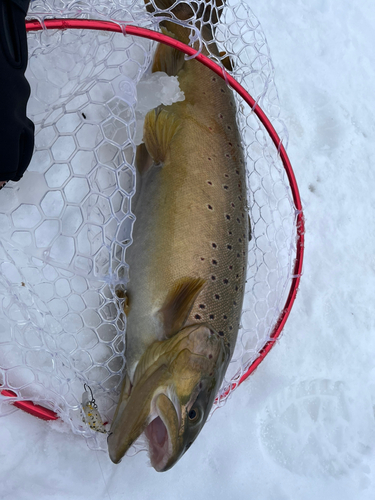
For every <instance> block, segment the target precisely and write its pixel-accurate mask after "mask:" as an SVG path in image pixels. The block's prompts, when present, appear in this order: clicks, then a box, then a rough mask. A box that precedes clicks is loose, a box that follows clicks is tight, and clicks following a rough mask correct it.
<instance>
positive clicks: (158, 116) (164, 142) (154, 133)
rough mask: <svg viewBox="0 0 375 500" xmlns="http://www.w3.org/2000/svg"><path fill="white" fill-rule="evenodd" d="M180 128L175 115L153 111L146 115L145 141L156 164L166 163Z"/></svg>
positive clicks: (162, 111) (163, 111)
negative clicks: (169, 150)
mask: <svg viewBox="0 0 375 500" xmlns="http://www.w3.org/2000/svg"><path fill="white" fill-rule="evenodd" d="M179 126H180V120H178V118H176V117H175V115H174V114H173V113H168V112H167V111H165V110H164V109H163V110H161V111H160V110H157V109H153V110H152V111H149V112H148V113H147V115H146V119H145V124H144V129H143V140H144V143H145V145H146V148H147V151H148V153H149V155H150V156H151V158H152V159H153V161H154V162H155V163H164V161H165V157H166V155H167V153H168V149H169V148H170V145H171V142H172V140H173V138H174V136H175V134H176V132H177V130H178V128H179Z"/></svg>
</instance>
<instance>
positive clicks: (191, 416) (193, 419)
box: [188, 408, 199, 422]
mask: <svg viewBox="0 0 375 500" xmlns="http://www.w3.org/2000/svg"><path fill="white" fill-rule="evenodd" d="M188 417H189V420H190V421H191V422H196V421H197V420H198V417H199V412H198V410H196V409H195V408H192V409H191V410H190V411H189V413H188Z"/></svg>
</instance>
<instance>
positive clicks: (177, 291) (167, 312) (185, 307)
mask: <svg viewBox="0 0 375 500" xmlns="http://www.w3.org/2000/svg"><path fill="white" fill-rule="evenodd" d="M205 282H206V280H204V279H202V278H184V279H182V280H180V281H179V282H177V283H176V284H175V285H174V287H173V288H172V290H170V292H169V293H168V295H167V298H166V299H165V302H164V305H163V307H162V308H161V309H160V310H159V314H160V317H161V318H160V319H161V321H162V323H163V325H164V331H165V335H166V337H167V338H170V337H172V336H173V335H174V334H175V333H177V332H178V331H179V330H181V328H182V327H183V326H184V323H185V321H186V320H187V317H188V315H189V313H190V311H191V308H192V307H193V305H194V302H195V299H196V298H197V297H198V295H199V293H200V291H201V290H202V288H203V285H204V284H205Z"/></svg>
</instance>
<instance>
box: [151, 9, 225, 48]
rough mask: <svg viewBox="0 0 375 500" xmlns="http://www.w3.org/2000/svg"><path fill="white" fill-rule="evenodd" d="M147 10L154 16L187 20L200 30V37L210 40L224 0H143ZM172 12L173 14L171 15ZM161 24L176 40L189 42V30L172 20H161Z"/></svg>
mask: <svg viewBox="0 0 375 500" xmlns="http://www.w3.org/2000/svg"><path fill="white" fill-rule="evenodd" d="M144 1H145V6H146V9H147V11H148V12H150V13H152V14H155V17H161V16H163V17H170V18H171V20H172V19H173V16H175V17H176V18H177V19H179V20H180V21H187V22H188V24H191V26H196V27H197V28H198V29H200V30H201V32H202V37H203V38H204V39H205V40H206V41H209V40H212V34H213V31H214V30H215V26H216V24H217V23H218V21H219V18H220V15H221V12H222V10H223V7H224V2H225V0H193V1H192V2H191V3H187V2H185V1H183V0H182V1H178V0H177V1H176V0H144ZM171 14H173V15H171ZM160 24H161V26H162V27H164V28H166V29H167V30H168V31H169V32H171V33H172V34H173V35H174V36H175V37H176V38H177V39H178V40H180V41H181V42H183V43H189V34H190V30H189V29H188V28H184V27H182V26H180V25H178V24H176V23H174V22H173V21H162V22H161V23H160Z"/></svg>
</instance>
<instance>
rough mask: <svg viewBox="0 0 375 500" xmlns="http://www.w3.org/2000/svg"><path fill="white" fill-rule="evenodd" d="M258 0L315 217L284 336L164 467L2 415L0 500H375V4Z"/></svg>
mask: <svg viewBox="0 0 375 500" xmlns="http://www.w3.org/2000/svg"><path fill="white" fill-rule="evenodd" d="M252 7H253V9H254V12H255V14H256V15H257V16H258V18H259V19H260V21H261V23H262V25H263V29H264V31H265V33H266V35H267V39H268V43H269V46H270V49H271V55H272V59H273V62H274V65H275V67H276V84H277V87H278V90H279V94H280V101H281V106H282V110H283V117H284V119H285V121H286V123H287V126H288V128H289V135H290V140H289V147H288V154H289V156H290V159H291V161H292V164H293V167H294V171H295V174H296V177H297V180H298V184H299V187H300V191H301V196H302V200H303V204H304V209H305V216H306V248H305V265H304V275H303V277H302V281H301V286H300V291H299V294H298V296H297V302H296V304H295V306H294V308H293V311H292V313H291V316H290V318H289V320H288V322H287V324H286V327H285V329H284V334H283V336H282V338H281V340H280V341H279V342H278V343H277V345H276V346H275V347H274V349H273V350H272V351H271V353H270V354H269V355H268V356H267V357H266V359H265V361H264V362H263V363H262V364H261V365H260V367H259V368H258V369H257V371H256V372H255V374H254V375H253V376H252V377H251V378H250V380H248V381H246V382H245V383H244V384H243V385H242V386H241V387H240V388H238V389H237V390H236V391H235V392H234V394H233V395H232V396H231V398H230V399H229V400H228V402H227V404H226V405H225V406H224V407H223V408H220V409H219V410H217V411H216V412H215V414H214V415H213V417H212V418H211V420H210V421H209V422H208V423H207V424H206V426H205V427H204V430H203V431H202V433H201V435H200V436H199V438H198V439H197V441H196V442H195V443H194V445H193V446H192V447H191V449H190V450H189V452H188V453H187V454H186V455H185V456H184V457H183V458H182V459H181V461H180V462H178V463H177V465H176V466H175V467H174V468H173V469H172V470H171V471H169V472H167V473H164V474H158V473H156V472H155V471H154V470H153V469H152V468H150V467H147V466H146V457H145V454H144V453H140V454H138V455H137V456H135V457H132V458H125V459H124V460H123V462H122V463H121V464H120V465H117V466H115V465H113V464H112V463H111V462H110V460H109V458H108V457H107V455H105V454H104V453H101V452H93V451H91V450H89V449H88V448H87V446H86V444H85V441H84V440H83V439H82V438H81V437H79V436H75V435H73V434H72V433H71V432H70V430H69V429H68V428H67V426H65V425H64V424H62V423H61V422H55V423H46V422H43V421H39V420H37V419H35V418H33V417H31V416H29V415H26V414H24V413H22V412H21V411H15V412H13V413H12V414H10V415H8V416H6V417H3V418H2V419H1V426H0V443H1V448H0V458H1V462H0V463H1V465H0V484H1V487H0V498H1V499H2V500H3V499H10V498H12V499H17V500H29V499H30V500H31V499H35V498H43V499H49V498H53V499H58V500H59V499H63V498H64V499H65V498H69V499H71V500H76V499H77V500H78V499H79V500H80V499H90V500H96V499H98V500H99V499H103V498H110V499H112V500H120V499H124V498H132V499H134V500H137V499H142V500H143V499H148V498H154V499H159V498H160V499H163V500H169V499H176V498H183V499H184V498H189V499H191V498H194V499H205V498H208V497H210V496H212V497H215V498H218V499H226V498H231V499H232V498H233V499H245V498H246V499H249V498H256V499H257V500H294V499H303V500H313V499H314V500H315V499H317V498H324V499H328V500H336V499H340V500H353V499H356V500H367V499H369V500H370V499H372V498H373V483H374V481H375V459H374V444H373V443H374V437H375V436H374V430H375V426H374V424H375V422H374V410H373V405H374V398H375V385H374V383H373V382H372V376H373V374H374V368H375V363H374V354H373V353H374V352H375V340H374V337H373V336H372V332H373V330H374V321H375V320H374V317H375V315H374V305H373V304H374V301H373V290H374V271H375V258H374V238H373V237H372V234H371V226H372V222H373V220H374V215H373V213H374V206H373V201H372V200H373V194H372V186H373V185H374V170H373V168H372V164H371V163H372V160H373V158H374V153H373V143H374V125H373V119H372V110H373V109H374V105H375V102H374V100H375V97H374V93H373V85H374V81H375V75H374V72H375V69H374V65H373V64H372V55H373V45H374V38H375V35H374V31H373V22H374V18H375V7H374V6H373V3H372V2H370V1H369V0H363V1H362V2H360V3H353V2H349V1H348V0H343V1H342V2H340V4H338V3H337V2H333V0H311V1H310V2H309V3H308V4H305V3H304V2H301V1H298V2H291V1H288V2H282V3H280V2H276V0H269V1H268V2H264V3H258V4H257V5H256V6H255V5H254V6H252ZM0 404H2V401H0Z"/></svg>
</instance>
